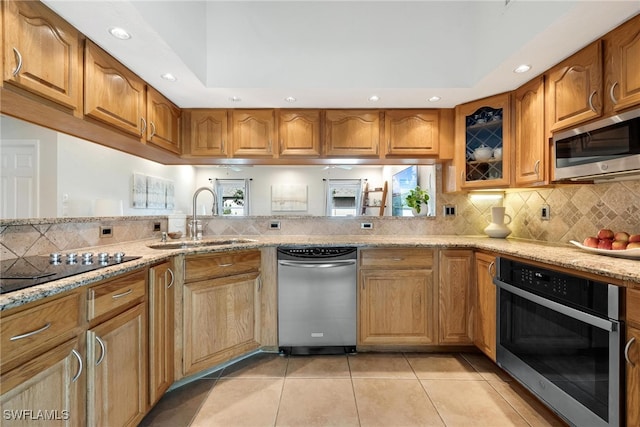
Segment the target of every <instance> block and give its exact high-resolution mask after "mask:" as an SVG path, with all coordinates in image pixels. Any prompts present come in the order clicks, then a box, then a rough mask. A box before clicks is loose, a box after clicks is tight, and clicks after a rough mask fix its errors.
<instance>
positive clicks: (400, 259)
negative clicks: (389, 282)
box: [393, 257, 404, 261]
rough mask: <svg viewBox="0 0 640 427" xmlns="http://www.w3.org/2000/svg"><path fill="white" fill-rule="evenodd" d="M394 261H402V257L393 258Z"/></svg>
mask: <svg viewBox="0 0 640 427" xmlns="http://www.w3.org/2000/svg"><path fill="white" fill-rule="evenodd" d="M393 260H394V261H404V258H402V257H398V258H393Z"/></svg>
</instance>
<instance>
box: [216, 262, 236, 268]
mask: <svg viewBox="0 0 640 427" xmlns="http://www.w3.org/2000/svg"><path fill="white" fill-rule="evenodd" d="M232 265H233V263H232V262H231V263H229V264H218V267H231V266H232Z"/></svg>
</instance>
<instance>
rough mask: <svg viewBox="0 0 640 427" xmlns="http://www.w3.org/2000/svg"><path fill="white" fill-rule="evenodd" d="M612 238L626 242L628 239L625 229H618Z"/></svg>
mask: <svg viewBox="0 0 640 427" xmlns="http://www.w3.org/2000/svg"><path fill="white" fill-rule="evenodd" d="M613 240H619V241H621V242H628V241H629V233H627V232H625V231H618V232H617V233H616V234H614V236H613Z"/></svg>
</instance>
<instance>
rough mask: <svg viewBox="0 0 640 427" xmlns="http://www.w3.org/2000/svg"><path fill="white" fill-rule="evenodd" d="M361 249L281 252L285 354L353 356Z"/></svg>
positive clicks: (280, 296) (280, 306) (280, 301)
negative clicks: (348, 353)
mask: <svg viewBox="0 0 640 427" xmlns="http://www.w3.org/2000/svg"><path fill="white" fill-rule="evenodd" d="M356 262H357V249H356V248H352V247H282V248H278V345H279V347H280V352H281V353H294V354H323V353H337V352H355V347H356V288H357V273H356Z"/></svg>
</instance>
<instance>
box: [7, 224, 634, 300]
mask: <svg viewBox="0 0 640 427" xmlns="http://www.w3.org/2000/svg"><path fill="white" fill-rule="evenodd" d="M234 239H238V240H243V242H240V243H233V244H225V245H215V246H205V245H203V246H201V247H194V248H187V249H162V250H159V249H152V248H149V247H148V245H151V244H158V243H160V242H159V241H158V239H152V240H151V239H149V240H140V241H134V242H128V243H120V244H117V245H106V246H99V247H92V248H82V249H77V250H75V251H76V252H79V253H80V252H109V253H112V252H116V251H123V252H125V253H126V254H127V255H139V256H141V258H139V259H137V260H133V261H129V262H126V263H123V264H120V265H115V266H110V267H105V268H101V269H98V270H95V271H92V272H88V273H83V274H79V275H76V276H72V277H68V278H65V279H60V280H56V281H53V282H49V283H45V284H42V285H38V286H34V287H31V288H27V289H23V290H19V291H15V292H10V293H7V294H3V295H0V311H3V310H7V309H10V308H13V307H17V306H20V305H23V304H26V303H28V302H31V301H36V300H39V299H42V298H45V297H48V296H51V295H56V294H59V293H61V292H65V291H68V290H71V289H75V288H78V287H81V286H86V285H89V284H92V283H96V282H98V281H100V280H103V279H108V278H110V277H114V276H117V275H119V274H122V273H126V272H128V271H132V270H135V269H137V268H140V267H144V266H149V265H153V264H156V263H159V262H162V261H164V260H166V259H169V258H170V257H172V256H175V255H179V254H196V253H211V252H222V251H230V250H237V249H256V248H262V247H269V246H284V245H290V246H295V245H313V246H343V245H344V246H358V247H366V246H372V247H394V246H413V247H434V248H445V247H446V248H469V249H480V250H487V251H492V252H496V253H498V254H504V255H511V256H515V257H520V258H524V259H529V260H533V261H539V262H543V263H547V264H551V265H556V266H560V267H565V268H571V269H574V270H577V271H583V272H587V273H594V274H598V275H601V276H603V277H609V278H612V279H617V280H619V281H623V280H628V281H635V282H640V261H639V260H628V259H621V258H613V257H608V256H603V255H597V254H591V253H588V252H586V251H583V250H581V249H579V248H576V247H574V246H571V245H569V244H553V243H544V242H534V241H530V240H519V239H492V238H489V237H486V236H419V237H418V236H416V237H407V236H359V235H358V236H355V235H346V236H339V235H328V236H315V235H313V236H304V235H299V236H295V235H293V236H207V237H205V238H204V239H203V242H207V241H210V240H234ZM168 243H175V242H172V241H169V242H168Z"/></svg>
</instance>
